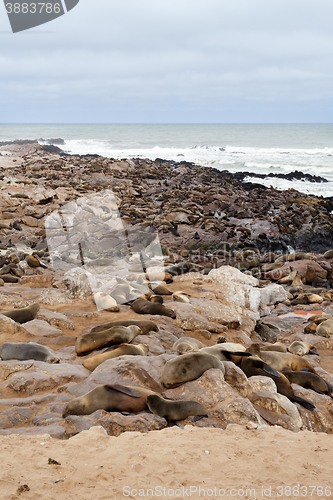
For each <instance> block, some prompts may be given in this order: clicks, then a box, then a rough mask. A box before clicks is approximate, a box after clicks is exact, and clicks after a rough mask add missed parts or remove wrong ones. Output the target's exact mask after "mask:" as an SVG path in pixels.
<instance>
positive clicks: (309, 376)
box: [283, 370, 331, 395]
mask: <svg viewBox="0 0 333 500" xmlns="http://www.w3.org/2000/svg"><path fill="white" fill-rule="evenodd" d="M283 375H284V376H285V377H287V379H288V380H289V382H290V383H291V384H297V385H300V386H301V387H304V388H305V389H312V390H313V391H315V392H318V393H320V394H327V395H331V390H330V388H329V387H328V385H327V383H326V382H325V380H324V379H323V378H321V377H320V376H319V375H317V374H316V373H310V372H305V371H299V372H294V371H292V370H283Z"/></svg>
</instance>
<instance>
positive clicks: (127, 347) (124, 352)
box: [82, 344, 149, 372]
mask: <svg viewBox="0 0 333 500" xmlns="http://www.w3.org/2000/svg"><path fill="white" fill-rule="evenodd" d="M148 350H149V349H148V345H147V344H138V345H134V344H120V345H119V347H116V349H113V350H112V351H111V350H108V351H106V352H103V353H102V354H97V355H96V356H93V357H91V358H87V359H85V360H84V361H83V363H82V364H83V366H84V367H85V368H87V369H88V370H90V371H91V372H92V371H93V370H95V368H97V366H99V365H100V364H102V363H104V361H106V360H108V359H113V358H117V357H119V356H128V355H130V356H147V354H148Z"/></svg>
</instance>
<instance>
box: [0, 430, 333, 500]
mask: <svg viewBox="0 0 333 500" xmlns="http://www.w3.org/2000/svg"><path fill="white" fill-rule="evenodd" d="M332 439H333V438H332V436H327V435H325V434H315V433H312V432H307V431H305V432H300V433H293V432H290V431H286V430H284V429H281V428H278V427H270V428H268V427H265V428H263V429H261V430H247V429H244V428H242V427H240V426H237V425H231V426H230V427H229V428H228V429H227V430H224V431H222V430H219V429H195V428H193V427H191V426H187V427H186V428H185V429H179V428H177V427H173V428H168V429H164V430H161V431H152V432H149V433H146V434H141V433H139V432H128V433H124V434H122V435H121V436H119V437H117V438H116V437H110V436H107V435H105V431H104V430H103V429H101V428H99V427H93V428H91V429H90V430H89V431H83V432H81V433H80V434H78V435H77V436H75V437H73V438H70V439H69V440H68V441H65V442H64V441H59V440H55V439H52V438H50V436H48V435H41V436H38V437H37V436H31V437H30V436H29V437H27V436H24V437H22V436H17V435H10V436H7V437H2V438H0V441H1V448H2V460H1V466H0V469H1V482H0V494H1V498H3V499H6V500H7V499H8V500H11V499H16V498H27V499H39V498H40V499H43V500H49V499H50V500H51V499H64V500H65V499H66V500H67V499H68V500H72V499H76V498H78V496H79V497H80V498H82V499H83V500H88V499H90V498H92V497H94V498H99V499H110V498H116V499H121V498H137V497H138V498H155V497H159V498H167V499H168V500H170V499H172V498H188V497H189V498H194V499H198V498H209V499H213V498H236V499H237V500H239V499H241V498H244V499H247V500H250V499H251V500H254V499H257V500H259V499H261V498H272V499H274V500H276V499H278V498H283V499H285V498H296V497H300V496H301V497H303V498H332V494H331V490H332V474H331V464H332V459H333V455H332V453H333V452H332ZM49 459H51V460H54V461H56V462H58V464H59V465H57V464H54V463H49ZM24 485H27V486H28V487H29V491H24V492H22V493H19V492H18V490H19V488H20V487H22V489H24ZM199 488H201V490H200V489H199Z"/></svg>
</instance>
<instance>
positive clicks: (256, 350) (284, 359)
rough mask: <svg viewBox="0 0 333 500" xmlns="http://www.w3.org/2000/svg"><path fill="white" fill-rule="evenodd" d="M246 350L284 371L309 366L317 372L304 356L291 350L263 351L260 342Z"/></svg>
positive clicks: (311, 370) (310, 369)
mask: <svg viewBox="0 0 333 500" xmlns="http://www.w3.org/2000/svg"><path fill="white" fill-rule="evenodd" d="M246 352H248V353H250V354H252V355H256V356H258V357H259V358H260V359H262V361H264V362H265V363H267V364H268V365H269V366H271V367H272V368H274V370H277V371H282V370H283V369H285V368H290V369H291V370H294V371H298V370H303V369H304V368H307V369H308V370H309V371H310V372H312V373H316V371H315V369H314V368H313V366H312V365H311V364H310V363H309V362H308V361H307V360H306V359H304V358H302V357H300V356H296V355H295V354H291V353H289V352H287V353H284V352H277V351H262V350H261V349H260V346H259V344H252V345H251V346H250V347H249V348H248V349H246Z"/></svg>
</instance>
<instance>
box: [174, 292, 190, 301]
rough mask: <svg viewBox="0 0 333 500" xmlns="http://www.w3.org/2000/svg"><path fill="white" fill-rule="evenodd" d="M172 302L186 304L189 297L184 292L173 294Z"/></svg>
mask: <svg viewBox="0 0 333 500" xmlns="http://www.w3.org/2000/svg"><path fill="white" fill-rule="evenodd" d="M172 300H173V301H174V302H186V303H187V304H189V303H190V299H189V296H188V294H187V293H185V292H174V293H173V294H172Z"/></svg>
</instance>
